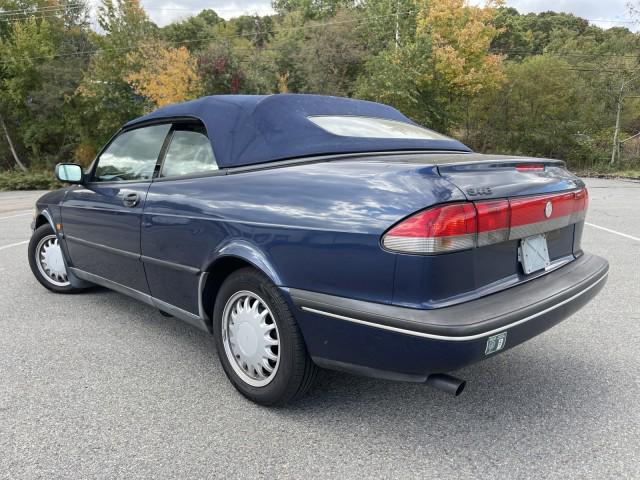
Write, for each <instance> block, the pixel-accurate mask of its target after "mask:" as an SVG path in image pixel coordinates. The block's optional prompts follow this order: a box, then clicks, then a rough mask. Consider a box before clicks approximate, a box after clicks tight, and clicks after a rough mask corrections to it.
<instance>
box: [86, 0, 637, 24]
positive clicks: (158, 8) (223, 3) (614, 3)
mask: <svg viewBox="0 0 640 480" xmlns="http://www.w3.org/2000/svg"><path fill="white" fill-rule="evenodd" d="M628 1H629V0H507V6H509V7H514V8H516V9H518V11H519V12H521V13H528V12H536V13H537V12H544V11H548V10H553V11H556V12H568V13H573V14H575V15H577V16H580V17H583V18H587V19H589V20H590V21H591V22H592V23H594V24H595V25H598V26H600V27H603V28H609V27H613V26H625V27H629V28H633V29H634V30H635V29H636V28H634V26H633V25H632V24H631V23H630V21H629V14H628V11H627V7H626V5H627V3H628ZM634 1H635V3H638V4H639V5H640V0H634ZM141 2H142V5H143V6H144V8H145V10H146V11H147V14H148V15H149V16H150V17H151V20H153V21H154V22H155V23H156V24H157V25H159V26H164V25H166V24H167V23H170V22H173V21H175V20H180V19H182V18H186V17H189V16H191V15H196V14H197V13H198V12H200V11H201V10H203V9H205V8H210V9H213V10H215V11H216V12H217V13H218V15H220V16H221V17H224V18H227V19H228V18H231V17H237V16H239V15H242V14H248V15H251V14H256V13H257V14H260V15H264V14H268V13H273V10H272V9H271V0H231V1H229V0H141ZM92 3H94V4H97V3H98V0H93V2H92ZM471 3H483V2H482V0H471Z"/></svg>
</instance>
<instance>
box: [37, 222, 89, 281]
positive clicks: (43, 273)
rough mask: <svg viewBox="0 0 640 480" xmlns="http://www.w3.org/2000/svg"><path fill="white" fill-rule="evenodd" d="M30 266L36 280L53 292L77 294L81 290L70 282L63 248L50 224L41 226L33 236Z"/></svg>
mask: <svg viewBox="0 0 640 480" xmlns="http://www.w3.org/2000/svg"><path fill="white" fill-rule="evenodd" d="M29 266H30V267H31V271H32V272H33V275H34V276H35V277H36V279H37V280H38V281H39V282H40V283H41V284H42V285H43V286H44V287H45V288H48V289H49V290H51V291H53V292H57V293H75V292H78V291H80V290H81V289H79V288H75V287H73V286H72V285H71V282H69V276H68V274H67V266H66V264H65V262H64V257H63V253H62V248H61V247H60V244H59V243H58V237H57V236H56V234H55V232H54V231H53V230H52V228H51V226H50V225H49V224H45V225H41V226H40V227H38V228H37V229H36V230H35V232H33V235H32V236H31V240H30V241H29Z"/></svg>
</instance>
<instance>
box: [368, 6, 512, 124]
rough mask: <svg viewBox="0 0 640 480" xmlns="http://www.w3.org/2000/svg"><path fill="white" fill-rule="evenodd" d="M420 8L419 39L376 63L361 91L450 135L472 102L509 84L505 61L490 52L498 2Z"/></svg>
mask: <svg viewBox="0 0 640 480" xmlns="http://www.w3.org/2000/svg"><path fill="white" fill-rule="evenodd" d="M416 5H417V7H418V13H417V19H416V35H415V39H414V40H413V41H408V42H405V43H403V46H402V48H401V49H395V47H391V48H388V49H387V50H385V51H383V52H381V53H379V54H378V55H377V56H376V57H374V58H373V59H371V60H370V61H369V62H368V63H367V67H366V68H365V73H364V74H363V75H362V76H361V77H360V80H359V84H358V89H357V92H358V95H359V96H361V97H364V98H371V99H373V100H380V101H387V102H390V103H392V104H393V105H396V106H398V107H400V108H403V109H404V111H405V112H406V113H408V114H409V115H410V116H412V117H413V118H414V119H416V120H417V121H419V122H423V123H426V124H427V125H431V126H433V127H435V128H438V129H440V130H444V131H447V130H450V129H451V128H454V127H455V126H458V125H460V123H462V120H463V119H464V118H465V117H466V116H467V112H468V108H469V103H470V102H471V100H472V99H473V98H475V97H476V96H478V95H479V94H481V93H483V92H486V91H491V90H493V89H496V88H498V87H499V86H500V84H501V83H502V82H503V81H504V78H505V77H504V72H503V66H502V58H501V57H500V56H498V55H494V54H492V53H490V51H489V49H490V44H491V41H492V40H493V39H494V38H495V36H496V35H497V34H498V30H497V28H496V27H495V26H494V25H493V24H492V18H493V15H494V14H495V6H496V5H497V3H495V2H493V1H490V2H489V3H488V5H487V6H485V7H473V6H469V5H467V4H466V3H465V1H464V0H441V1H439V2H426V1H425V0H422V1H419V2H417V4H416ZM465 130H468V129H465Z"/></svg>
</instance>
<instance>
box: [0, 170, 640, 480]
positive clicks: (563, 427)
mask: <svg viewBox="0 0 640 480" xmlns="http://www.w3.org/2000/svg"><path fill="white" fill-rule="evenodd" d="M589 186H590V187H591V190H590V191H591V210H590V213H589V217H588V221H589V222H590V223H592V224H594V225H598V226H600V227H604V228H608V229H611V230H615V231H619V232H620V233H623V234H627V235H629V236H631V237H634V238H636V240H634V239H633V238H628V237H623V236H620V235H618V234H616V233H611V232H609V231H605V230H601V229H599V228H596V227H588V228H587V229H586V238H585V240H584V245H585V247H586V248H587V249H588V250H590V251H592V252H594V253H598V254H600V255H604V256H606V257H607V258H608V259H609V260H610V262H611V276H610V280H609V283H608V284H607V287H606V288H605V290H604V291H603V292H602V293H601V294H600V296H599V297H597V300H596V301H594V302H592V303H591V304H590V305H588V306H587V307H586V308H585V309H583V310H582V311H581V312H579V313H578V314H576V315H575V316H574V317H573V318H572V319H570V320H568V321H566V322H564V323H563V324H561V325H559V326H558V327H556V328H554V329H553V330H551V331H549V332H547V333H545V334H544V335H542V336H540V337H537V338H536V339H534V340H532V341H530V342H528V343H527V344H525V345H522V346H520V347H517V348H515V349H513V350H510V351H508V352H506V353H505V354H503V355H499V356H496V357H493V358H491V359H489V360H487V361H485V362H484V363H482V364H478V365H475V366H473V367H470V368H467V369H465V370H464V371H461V372H460V375H461V376H463V377H464V378H467V379H468V380H469V385H468V387H467V390H466V391H465V393H464V395H462V396H461V397H459V398H452V397H449V396H447V395H444V394H442V393H440V392H438V391H435V390H431V389H429V388H427V387H424V386H421V385H411V384H401V383H393V382H385V381H377V380H370V379H365V378H359V377H353V376H348V375H344V374H339V373H331V372H325V373H323V374H322V375H321V378H320V381H319V383H318V385H317V386H316V387H315V388H314V389H313V390H312V392H311V394H310V395H309V396H308V397H307V398H305V399H304V400H302V401H300V402H298V403H296V404H294V405H292V406H291V407H289V408H287V409H278V410H270V409H265V408H261V407H258V406H255V405H253V404H251V403H249V402H248V401H246V400H244V399H243V398H242V397H241V396H240V395H238V394H237V393H236V392H235V391H234V390H233V388H232V387H231V386H230V384H229V383H228V382H227V380H226V378H225V376H224V373H223V372H222V369H221V368H220V366H219V365H218V362H217V358H216V355H215V351H214V345H213V342H212V340H211V338H210V337H208V336H206V335H204V334H202V333H200V332H198V331H196V330H194V329H192V328H190V327H188V326H186V325H184V324H182V323H180V322H179V321H176V320H174V319H171V318H164V317H162V316H160V315H159V314H158V313H157V312H156V311H155V310H153V309H152V308H149V307H146V306H144V305H141V304H139V303H137V302H135V301H134V300H130V299H128V298H126V297H124V296H122V295H119V294H116V293H112V292H108V291H106V290H95V291H92V292H90V293H86V294H81V295H74V296H62V295H55V294H50V293H48V292H47V291H45V290H44V289H43V288H42V287H40V285H39V284H37V283H36V281H35V280H34V279H33V278H32V276H31V273H30V271H29V268H28V265H27V262H26V259H25V253H26V246H25V245H18V246H15V247H9V248H5V249H3V250H0V278H2V279H4V286H3V291H2V294H1V295H0V381H1V383H0V477H2V478H9V479H19V478H105V479H112V478H126V479H133V478H151V477H153V478H181V479H186V478H225V479H226V478H240V477H246V478H306V479H310V478H319V477H322V478H359V479H360V478H536V479H539V478H616V479H617V478H633V479H637V478H640V453H639V452H640V383H639V378H640V349H639V345H640V208H638V207H639V206H640V184H638V183H632V182H621V181H609V180H592V181H589ZM18 196H28V195H27V194H23V193H21V194H16V197H18ZM12 198H13V197H12V195H10V194H2V196H0V208H2V207H3V206H4V205H5V202H6V203H7V204H8V202H12V205H14V207H16V206H18V204H19V201H14V200H12ZM23 200H24V199H23ZM30 203H31V200H30V199H29V201H28V202H27V204H24V205H23V206H20V207H19V208H14V209H13V210H12V211H11V215H16V214H20V213H28V212H25V211H26V210H29V209H30V208H31V205H30ZM12 208H13V207H12ZM21 208H24V210H25V211H21V210H20V209H21ZM0 211H2V210H0ZM8 216H10V214H9V213H2V214H0V218H1V217H8ZM29 221H30V217H29V216H28V215H25V216H20V217H11V218H2V219H1V220H0V248H2V246H6V245H9V244H12V243H15V242H17V241H21V240H26V239H27V238H28V236H29V229H28V224H29Z"/></svg>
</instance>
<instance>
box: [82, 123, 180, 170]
mask: <svg viewBox="0 0 640 480" xmlns="http://www.w3.org/2000/svg"><path fill="white" fill-rule="evenodd" d="M170 128H171V125H168V124H165V125H153V126H151V127H142V128H136V129H135V130H129V131H128V132H124V133H121V134H120V135H118V136H117V137H116V138H115V140H114V141H113V142H111V144H110V145H109V146H108V147H107V149H106V150H105V151H104V152H102V155H100V158H99V159H98V166H97V167H96V171H95V174H94V176H93V181H94V182H122V181H125V180H141V181H144V180H151V178H152V177H153V171H154V169H155V166H156V162H157V161H158V155H159V154H160V150H161V149H162V144H163V143H164V139H165V138H166V136H167V133H168V132H169V129H170Z"/></svg>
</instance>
